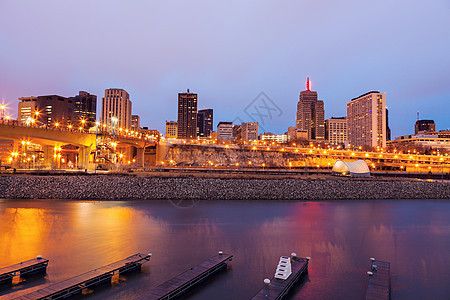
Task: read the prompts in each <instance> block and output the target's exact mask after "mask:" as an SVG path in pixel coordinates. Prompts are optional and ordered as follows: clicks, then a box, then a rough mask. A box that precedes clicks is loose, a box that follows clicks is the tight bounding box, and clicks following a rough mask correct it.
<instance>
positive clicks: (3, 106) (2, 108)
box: [0, 103, 6, 121]
mask: <svg viewBox="0 0 450 300" xmlns="http://www.w3.org/2000/svg"><path fill="white" fill-rule="evenodd" d="M5 108H6V105H5V104H4V103H2V104H1V105H0V109H1V110H2V121H3V114H4V111H5Z"/></svg>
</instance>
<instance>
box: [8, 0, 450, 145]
mask: <svg viewBox="0 0 450 300" xmlns="http://www.w3.org/2000/svg"><path fill="white" fill-rule="evenodd" d="M201 4H202V5H203V6H202V7H203V8H204V9H202V10H196V17H197V19H198V21H196V22H193V23H186V22H183V20H185V19H186V18H187V17H186V16H187V15H189V14H186V12H193V10H194V9H195V7H196V5H195V3H194V4H184V3H180V4H179V5H178V6H177V7H175V8H173V9H169V7H168V6H166V5H167V4H159V5H158V7H149V6H151V4H142V3H134V4H127V5H124V4H120V3H113V4H109V3H108V6H106V2H101V1H100V2H98V3H95V4H87V3H84V2H76V3H75V2H71V1H67V2H66V3H59V4H58V5H57V7H56V9H60V10H62V11H65V12H67V14H69V15H70V14H71V13H72V14H77V13H81V12H82V13H84V14H85V18H86V20H87V21H86V24H76V25H75V24H70V22H65V20H66V18H67V15H66V14H64V17H63V15H54V13H53V12H54V11H55V10H54V8H53V9H49V7H50V5H51V3H50V2H45V1H43V2H40V3H39V4H37V3H29V5H27V6H26V7H23V6H22V5H20V4H19V3H17V2H15V1H3V2H2V3H1V4H0V25H1V26H0V36H1V37H2V38H1V40H0V41H1V42H2V51H1V53H0V66H1V68H0V100H1V101H5V102H6V103H7V104H8V106H9V110H10V111H11V110H12V111H14V112H15V113H16V115H15V116H17V109H16V107H17V103H18V101H19V100H18V98H20V97H29V96H33V95H34V96H38V95H54V94H57V95H61V96H64V97H68V96H71V95H75V94H76V93H77V92H78V91H88V92H89V93H91V94H94V95H97V96H98V97H101V96H102V95H103V92H104V90H105V89H108V88H113V87H118V88H123V89H124V90H126V91H127V92H128V93H129V94H130V99H131V100H132V101H133V113H137V112H139V115H140V116H141V118H142V119H141V124H142V125H143V126H149V127H151V128H155V129H158V130H160V131H164V121H165V120H174V119H176V113H177V112H176V109H174V108H175V107H176V101H177V99H176V94H177V93H179V92H180V91H183V90H186V89H187V88H190V89H191V90H193V91H195V93H197V94H198V95H199V97H200V99H201V102H200V103H199V104H200V105H199V107H198V109H203V108H212V109H214V111H215V116H214V118H215V125H216V124H217V123H218V122H219V121H233V120H234V119H235V118H236V117H239V114H241V115H242V112H243V111H244V109H245V107H246V105H247V104H249V103H251V102H252V101H253V100H254V99H255V97H256V96H257V95H258V94H259V93H260V92H265V93H266V94H267V95H268V96H269V97H270V98H271V99H272V100H273V101H274V102H275V103H276V104H277V105H278V106H279V107H280V108H281V110H282V111H283V115H282V117H280V118H278V119H277V118H275V119H273V120H271V121H270V122H269V123H268V124H267V125H265V127H264V128H265V129H266V131H271V132H276V133H284V132H285V131H286V129H287V128H288V127H290V126H295V124H294V123H295V112H294V111H295V107H296V103H297V101H298V94H299V92H300V91H301V90H303V86H304V83H303V82H304V78H306V76H308V75H309V76H310V78H311V81H312V89H313V90H315V91H318V93H319V94H320V98H322V99H325V100H326V102H325V119H328V118H330V117H333V116H334V117H339V116H345V115H346V103H347V102H348V101H350V100H351V99H352V98H354V97H356V96H358V95H361V94H363V93H366V92H367V91H370V90H380V91H382V92H385V93H386V98H387V106H388V108H389V114H390V115H389V122H390V124H389V125H390V127H391V129H392V138H394V137H396V136H400V135H404V134H411V133H413V132H414V122H415V121H416V113H417V111H420V118H421V119H433V120H434V121H435V123H436V129H437V130H441V129H447V128H449V127H450V124H449V123H450V120H449V118H448V113H446V112H447V111H448V95H449V92H448V83H447V81H448V80H447V78H449V77H450V76H449V75H450V73H449V72H450V71H449V69H450V68H448V66H449V57H448V55H447V54H446V53H445V52H446V51H445V49H448V43H449V42H448V41H447V39H445V38H442V37H443V36H445V32H446V31H447V29H448V28H449V27H450V26H449V25H450V23H449V21H448V20H447V18H446V17H445V11H446V9H447V8H448V7H447V6H446V4H445V2H443V1H442V2H435V3H427V4H425V3H423V4H415V5H410V6H408V7H407V9H404V6H403V5H401V4H400V3H399V4H392V3H387V2H381V3H377V4H371V5H372V7H370V9H369V10H368V9H367V8H368V7H364V5H363V4H359V3H354V4H351V3H349V5H348V6H342V7H340V6H339V5H337V4H334V3H326V2H325V3H309V4H305V3H297V4H290V3H285V4H283V5H280V4H278V5H275V4H274V5H272V4H268V3H258V4H256V5H255V4H254V3H253V4H243V5H240V6H239V10H237V9H236V8H237V7H238V6H236V5H233V4H231V5H228V4H227V5H222V4H210V3H201ZM105 7H107V9H105ZM149 8H152V9H153V10H156V11H158V12H161V13H160V15H158V14H157V15H158V16H156V17H155V20H147V19H148V18H145V12H146V11H148V9H149ZM305 10H309V11H310V16H308V17H307V18H299V17H298V14H297V13H298V12H302V11H305ZM346 10H348V12H347V11H346ZM118 11H120V12H123V15H122V16H123V18H122V19H121V21H117V22H114V21H112V20H111V18H110V16H111V14H113V13H115V12H118ZM368 11H369V12H368ZM230 13H232V14H231V17H225V16H227V14H228V15H229V14H230ZM377 14H382V16H383V22H381V23H378V22H365V20H366V17H368V16H371V15H373V16H375V15H377ZM265 15H270V16H271V18H272V17H273V19H274V21H273V22H271V24H270V25H269V24H265V23H264V22H263V21H262V20H260V18H259V17H260V16H265ZM337 15H339V16H340V18H339V19H336V17H335V16H337ZM417 15H420V16H422V17H424V18H426V19H427V22H420V24H419V22H416V17H415V16H417ZM19 17H20V23H18V22H17V21H18V18H19ZM327 17H331V20H330V21H327V22H325V23H324V24H321V25H318V24H317V22H316V21H317V19H318V18H321V19H322V18H324V19H326V18H327ZM216 19H221V20H223V22H222V24H221V25H220V24H218V23H216V22H215V20H216ZM99 20H104V22H99ZM172 20H176V22H175V23H174V24H173V25H171V22H172ZM399 20H401V22H399ZM330 22H333V23H330ZM55 23H58V24H59V25H58V26H54V24H55ZM354 23H358V24H360V26H359V27H360V28H355V26H353V25H352V24H354ZM100 24H102V25H100ZM248 24H250V25H248ZM399 24H401V25H399ZM205 25H210V26H205ZM208 27H211V28H208ZM31 28H33V30H31ZM299 29H304V30H299ZM336 32H339V34H336ZM163 33H164V34H163ZM135 36H142V37H145V38H136V37H135ZM364 38H366V39H367V42H368V45H369V46H367V47H363V44H364V43H363V41H364ZM111 39H114V40H123V41H124V45H125V46H126V47H124V46H123V45H122V46H118V47H109V45H110V41H111ZM308 39H310V40H312V41H313V42H314V43H310V42H308V43H307V44H308V47H304V45H305V42H306V41H308ZM178 42H183V43H193V44H194V43H195V44H196V45H197V46H196V47H192V49H190V48H189V47H188V48H186V50H183V51H180V50H177V48H176V44H177V43H178ZM83 43H89V44H90V45H91V44H92V45H94V46H93V47H85V46H82V45H83ZM30 44H31V45H34V47H31V48H30V47H25V46H24V45H30ZM50 45H53V46H50ZM343 45H347V46H343ZM429 45H433V47H432V51H431V50H430V48H429ZM430 51H431V52H430ZM430 54H432V55H430ZM361 74H364V76H361ZM36 75H39V76H36ZM98 102H100V101H98ZM99 105H100V103H98V104H97V111H100V107H99ZM243 121H245V122H251V121H252V120H250V119H243Z"/></svg>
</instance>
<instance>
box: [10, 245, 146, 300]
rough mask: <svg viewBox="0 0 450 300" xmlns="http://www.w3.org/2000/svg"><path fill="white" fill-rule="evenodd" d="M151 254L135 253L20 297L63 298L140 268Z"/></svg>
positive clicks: (29, 299) (23, 299) (35, 299)
mask: <svg viewBox="0 0 450 300" xmlns="http://www.w3.org/2000/svg"><path fill="white" fill-rule="evenodd" d="M150 257H151V254H141V253H138V254H135V255H132V256H130V257H127V258H125V259H122V260H120V261H117V262H115V263H112V264H109V265H106V266H103V267H100V268H98V269H95V270H92V271H89V272H87V273H84V274H81V275H78V276H76V277H73V278H70V279H67V280H64V281H61V282H58V283H55V284H53V285H50V286H48V287H45V288H42V289H40V290H37V291H35V292H33V293H30V294H27V295H24V296H21V297H18V298H16V299H21V300H25V299H27V300H31V299H33V300H38V299H39V300H40V299H52V300H53V299H61V298H66V297H69V296H71V295H75V294H79V293H81V292H82V290H83V289H85V288H88V287H90V286H94V285H98V284H100V283H104V282H107V281H110V280H111V278H112V277H113V276H114V275H117V274H121V273H124V272H128V271H132V270H136V269H139V268H140V267H141V265H142V264H143V263H145V262H147V261H149V260H150Z"/></svg>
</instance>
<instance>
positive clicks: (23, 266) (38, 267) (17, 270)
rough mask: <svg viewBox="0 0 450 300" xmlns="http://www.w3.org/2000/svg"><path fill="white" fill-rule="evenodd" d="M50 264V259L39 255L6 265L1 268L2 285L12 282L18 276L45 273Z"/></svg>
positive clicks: (0, 279)
mask: <svg viewBox="0 0 450 300" xmlns="http://www.w3.org/2000/svg"><path fill="white" fill-rule="evenodd" d="M47 265H48V259H45V258H42V256H40V255H39V256H37V257H36V258H33V259H30V260H27V261H23V262H21V263H18V264H15V265H12V266H8V267H4V268H1V269H0V285H8V284H12V280H13V278H14V277H16V276H25V275H32V274H37V273H45V272H46V269H47Z"/></svg>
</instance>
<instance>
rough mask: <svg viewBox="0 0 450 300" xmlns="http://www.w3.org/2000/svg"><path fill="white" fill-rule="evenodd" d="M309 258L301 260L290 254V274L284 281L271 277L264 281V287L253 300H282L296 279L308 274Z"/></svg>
mask: <svg viewBox="0 0 450 300" xmlns="http://www.w3.org/2000/svg"><path fill="white" fill-rule="evenodd" d="M309 259H310V258H309V257H307V258H301V257H297V255H296V254H295V253H292V254H291V270H292V274H291V275H290V276H289V277H288V278H287V279H286V280H283V279H278V278H275V277H273V278H272V279H270V280H269V279H264V284H265V285H264V287H263V288H262V290H260V291H259V293H258V294H256V296H254V297H253V298H252V299H253V300H259V299H264V300H269V299H283V297H285V296H286V295H287V294H288V293H289V290H290V289H291V287H292V286H293V285H294V284H295V283H296V282H297V281H298V279H299V278H300V277H301V276H302V275H303V274H304V273H307V272H308V264H309Z"/></svg>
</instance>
